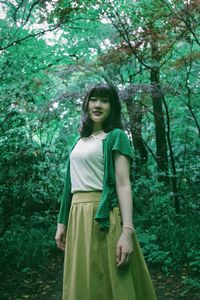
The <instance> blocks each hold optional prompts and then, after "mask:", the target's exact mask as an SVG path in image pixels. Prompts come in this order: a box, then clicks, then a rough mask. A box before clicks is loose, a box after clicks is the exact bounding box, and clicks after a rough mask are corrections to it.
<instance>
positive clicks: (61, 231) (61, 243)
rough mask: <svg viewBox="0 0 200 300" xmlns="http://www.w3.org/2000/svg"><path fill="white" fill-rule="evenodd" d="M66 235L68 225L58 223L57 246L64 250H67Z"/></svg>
mask: <svg viewBox="0 0 200 300" xmlns="http://www.w3.org/2000/svg"><path fill="white" fill-rule="evenodd" d="M65 237H66V226H65V225H64V224H60V223H58V226H57V231H56V235H55V240H56V244H57V247H58V248H59V249H60V250H62V251H65Z"/></svg>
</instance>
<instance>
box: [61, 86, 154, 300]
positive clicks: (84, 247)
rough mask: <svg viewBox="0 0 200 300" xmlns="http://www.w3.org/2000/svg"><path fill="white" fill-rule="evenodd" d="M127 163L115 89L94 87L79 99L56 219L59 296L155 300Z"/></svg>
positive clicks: (67, 299)
mask: <svg viewBox="0 0 200 300" xmlns="http://www.w3.org/2000/svg"><path fill="white" fill-rule="evenodd" d="M132 160H133V156H132V147H131V144H130V141H129V139H128V137H127V135H126V134H125V132H124V131H123V130H122V122H121V106H120V101H119V97H118V94H117V91H116V90H115V88H114V87H112V86H110V85H107V84H98V85H96V86H94V87H93V88H92V89H91V90H90V91H89V92H88V94H87V95H86V97H85V100H84V103H83V115H82V124H81V128H80V137H79V138H78V139H77V140H76V142H75V144H74V145H73V147H72V152H71V154H70V158H69V160H68V164H67V175H66V180H65V188H64V194H63V198H62V201H61V207H60V212H59V217H58V227H57V232H56V237H55V239H56V243H57V246H58V248H59V249H61V250H63V251H65V262H64V279H63V300H129V299H130V300H155V299H156V295H155V292H154V289H153V285H152V282H151V279H150V276H149V273H148V269H147V267H146V264H145V261H144V258H143V256H142V252H141V249H140V246H139V243H138V241H137V237H136V233H135V229H134V227H133V221H132V215H133V206H132V193H131V183H130V166H131V163H132Z"/></svg>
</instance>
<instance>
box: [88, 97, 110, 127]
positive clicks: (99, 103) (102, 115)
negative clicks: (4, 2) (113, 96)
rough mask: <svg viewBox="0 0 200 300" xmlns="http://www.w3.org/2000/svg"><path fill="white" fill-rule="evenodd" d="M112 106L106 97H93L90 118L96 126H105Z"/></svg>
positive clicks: (89, 111)
mask: <svg viewBox="0 0 200 300" xmlns="http://www.w3.org/2000/svg"><path fill="white" fill-rule="evenodd" d="M110 111H111V105H110V102H109V99H108V98H106V97H100V96H92V97H91V98H90V100H89V103H88V114H89V118H90V119H91V120H92V121H93V122H94V124H96V125H100V126H102V125H103V122H104V121H105V120H106V119H107V118H108V117H109V115H110Z"/></svg>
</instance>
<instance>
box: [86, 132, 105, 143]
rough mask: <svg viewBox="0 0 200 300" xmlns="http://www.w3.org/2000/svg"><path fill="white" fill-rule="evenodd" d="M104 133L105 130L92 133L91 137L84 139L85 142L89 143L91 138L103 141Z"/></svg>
mask: <svg viewBox="0 0 200 300" xmlns="http://www.w3.org/2000/svg"><path fill="white" fill-rule="evenodd" d="M103 132H104V131H103V130H99V131H96V132H94V133H92V134H91V135H90V136H88V137H87V138H84V141H88V140H90V139H91V138H93V139H95V140H98V139H101V138H102V135H101V133H103Z"/></svg>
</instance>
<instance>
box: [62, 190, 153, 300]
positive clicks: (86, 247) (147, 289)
mask: <svg viewBox="0 0 200 300" xmlns="http://www.w3.org/2000/svg"><path fill="white" fill-rule="evenodd" d="M100 196H101V193H100V192H81V193H75V194H74V195H73V199H72V205H71V209H70V215H69V221H68V227H67V235H66V250H65V260H64V277H63V298H62V299H63V300H156V299H157V298H156V295H155V291H154V288H153V285H152V281H151V278H150V275H149V272H148V269H147V266H146V263H145V261H144V258H143V255H142V252H141V248H140V245H139V243H138V240H137V236H136V233H134V235H133V243H134V252H133V255H132V256H131V259H130V260H129V263H128V265H126V266H123V267H117V266H116V246H117V242H118V239H119V237H120V234H121V217H120V212H119V208H118V207H116V208H114V209H113V210H112V211H111V212H110V227H109V231H107V232H104V231H100V229H99V224H98V223H97V222H96V221H95V219H94V218H95V213H96V210H97V207H98V203H99V199H100Z"/></svg>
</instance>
